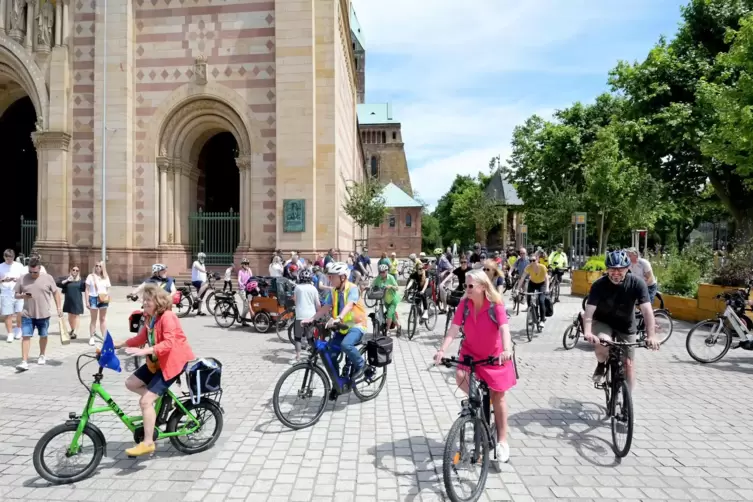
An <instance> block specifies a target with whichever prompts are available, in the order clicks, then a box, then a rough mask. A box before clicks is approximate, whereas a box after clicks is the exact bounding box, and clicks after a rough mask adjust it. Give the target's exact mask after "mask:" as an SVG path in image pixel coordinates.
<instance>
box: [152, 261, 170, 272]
mask: <svg viewBox="0 0 753 502" xmlns="http://www.w3.org/2000/svg"><path fill="white" fill-rule="evenodd" d="M163 270H167V267H166V266H164V265H163V264H161V263H155V264H154V265H152V274H153V275H157V274H159V273H160V272H162V271H163Z"/></svg>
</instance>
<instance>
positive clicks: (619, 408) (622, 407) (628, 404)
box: [612, 380, 635, 458]
mask: <svg viewBox="0 0 753 502" xmlns="http://www.w3.org/2000/svg"><path fill="white" fill-rule="evenodd" d="M634 421H635V418H634V417H633V400H632V398H631V397H630V389H629V388H628V385H627V382H626V381H625V380H621V381H620V382H619V383H618V384H617V385H616V386H615V389H614V396H612V450H613V451H614V454H615V455H617V457H619V458H622V457H624V456H625V455H627V454H628V452H629V451H630V444H631V443H632V442H633V422H634ZM622 435H624V443H622V442H620V437H621V436H622ZM620 444H622V446H620Z"/></svg>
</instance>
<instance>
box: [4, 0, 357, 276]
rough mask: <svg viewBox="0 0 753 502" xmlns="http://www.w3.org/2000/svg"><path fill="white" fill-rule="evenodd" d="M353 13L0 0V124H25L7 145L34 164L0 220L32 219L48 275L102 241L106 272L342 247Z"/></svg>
mask: <svg viewBox="0 0 753 502" xmlns="http://www.w3.org/2000/svg"><path fill="white" fill-rule="evenodd" d="M352 18H353V12H352V7H351V5H350V1H349V0H190V1H189V0H122V1H118V2H115V1H110V2H109V4H108V3H107V2H106V1H105V0H0V127H5V128H6V129H8V130H9V131H19V130H21V131H22V132H23V128H24V127H30V128H31V130H29V131H28V133H29V136H30V137H31V139H30V143H31V144H30V146H29V148H25V147H23V145H21V144H20V142H16V143H18V144H15V145H13V144H9V145H5V146H6V147H7V151H10V152H16V150H18V151H17V152H16V153H12V155H11V154H9V155H11V157H6V158H12V159H13V160H12V162H11V161H9V162H11V163H13V164H15V165H14V168H16V169H17V170H18V171H24V170H23V169H22V168H21V165H26V164H24V162H25V160H23V159H25V158H26V157H24V155H28V151H27V150H30V149H32V148H33V151H34V152H35V160H36V179H37V182H36V191H34V192H32V191H31V190H30V189H28V188H26V189H24V190H26V192H24V191H23V190H21V194H22V198H23V199H24V200H27V201H32V202H28V203H27V205H26V206H24V209H23V211H24V212H25V213H26V214H23V213H22V214H21V215H18V214H12V215H11V216H5V217H4V220H3V225H6V224H7V225H10V226H14V225H15V226H18V220H17V218H18V217H19V216H22V217H23V218H25V220H23V219H22V221H21V224H22V227H23V223H24V221H27V226H26V228H27V229H28V228H29V224H28V221H35V226H36V228H35V234H34V235H33V239H32V240H33V246H34V247H35V248H37V249H38V250H39V252H40V253H41V254H42V257H43V261H44V262H45V263H46V264H47V263H49V266H48V268H51V269H52V270H54V271H55V273H57V274H58V275H62V274H64V273H66V272H67V270H68V267H69V266H70V265H72V264H74V263H75V264H78V265H80V266H81V267H83V268H82V271H84V270H87V269H88V268H90V267H91V266H92V265H93V263H94V262H95V261H97V260H99V259H101V257H102V256H103V255H104V256H105V257H106V259H107V263H108V270H109V272H110V275H111V276H112V277H113V280H114V281H118V282H129V281H132V280H133V279H134V278H136V279H138V278H141V277H142V276H143V275H144V274H145V273H147V272H148V270H149V266H150V265H151V264H152V263H154V262H164V263H166V264H168V265H169V266H170V267H171V270H175V271H178V272H179V271H182V270H185V269H186V267H188V266H189V264H190V262H191V261H192V259H193V258H192V257H193V256H194V255H195V254H196V253H197V252H199V251H203V252H205V253H207V255H208V258H209V260H210V264H213V265H217V266H221V265H225V266H226V265H227V264H229V262H231V261H232V260H233V259H236V260H237V258H238V257H240V256H245V257H248V258H250V259H251V261H252V265H255V266H256V267H263V268H264V269H266V266H267V264H268V262H269V257H270V255H271V253H272V252H273V251H274V250H275V249H286V250H296V251H298V252H299V253H301V254H302V255H304V256H306V255H310V254H313V253H315V252H318V251H325V250H327V249H329V248H333V247H334V248H337V249H342V250H343V251H347V250H350V249H351V248H352V243H353V241H354V239H358V238H360V237H361V235H360V232H359V231H358V230H357V229H356V228H354V225H353V223H352V221H351V220H350V218H348V217H347V216H346V215H344V214H343V212H342V210H341V206H342V202H343V200H344V197H345V193H346V192H345V186H346V185H347V183H350V182H357V181H360V180H362V179H363V177H364V176H365V175H366V172H367V171H366V164H365V162H364V152H363V147H362V145H361V140H360V137H359V132H358V125H357V124H358V122H357V112H356V105H357V101H358V98H357V87H358V70H357V68H356V57H355V53H354V44H353V36H354V35H353V34H352V32H351V19H352ZM24 103H25V104H24ZM24 106H25V107H26V108H25V109H28V110H29V111H28V112H23V111H21V109H22V108H23V107H24ZM24 113H25V114H26V115H24ZM30 113H33V114H34V117H32V120H29V119H28V115H29V114H30ZM19 134H21V133H19ZM19 141H20V140H19ZM27 175H28V177H27V178H23V176H27ZM14 176H18V182H19V183H20V184H25V183H26V182H24V181H23V180H24V179H31V178H33V177H32V174H29V173H28V172H27V173H26V174H24V172H21V173H20V174H18V173H16V174H14ZM13 219H16V222H15V223H13V221H11V220H13ZM24 232H25V230H24V229H23V228H22V229H20V230H19V232H17V236H16V240H15V242H12V243H9V244H7V245H6V246H5V247H13V246H14V245H15V247H16V250H17V251H18V250H19V247H20V248H21V249H23V248H25V247H28V242H25V240H28V237H27V236H25V235H24Z"/></svg>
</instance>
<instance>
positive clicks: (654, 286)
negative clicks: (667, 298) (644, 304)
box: [648, 283, 659, 306]
mask: <svg viewBox="0 0 753 502" xmlns="http://www.w3.org/2000/svg"><path fill="white" fill-rule="evenodd" d="M658 290H659V285H658V284H656V283H654V284H652V285H651V286H648V301H649V302H650V303H651V305H652V306H653V305H654V298H656V292H657V291H658Z"/></svg>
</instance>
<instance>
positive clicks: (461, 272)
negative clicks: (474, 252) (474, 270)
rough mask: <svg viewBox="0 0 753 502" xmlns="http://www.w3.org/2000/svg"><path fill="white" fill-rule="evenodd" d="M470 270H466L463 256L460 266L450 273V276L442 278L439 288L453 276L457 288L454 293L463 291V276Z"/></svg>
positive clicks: (466, 265)
mask: <svg viewBox="0 0 753 502" xmlns="http://www.w3.org/2000/svg"><path fill="white" fill-rule="evenodd" d="M470 271H471V269H470V268H468V260H467V259H466V258H465V256H463V257H461V258H460V266H459V267H458V268H456V269H455V270H453V271H452V273H451V274H447V277H445V278H444V280H443V281H442V283H441V284H440V287H441V286H444V283H446V282H447V281H449V280H450V278H451V277H452V276H453V275H454V276H455V277H457V278H458V287H457V289H455V291H463V290H464V289H465V274H467V273H468V272H470Z"/></svg>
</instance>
